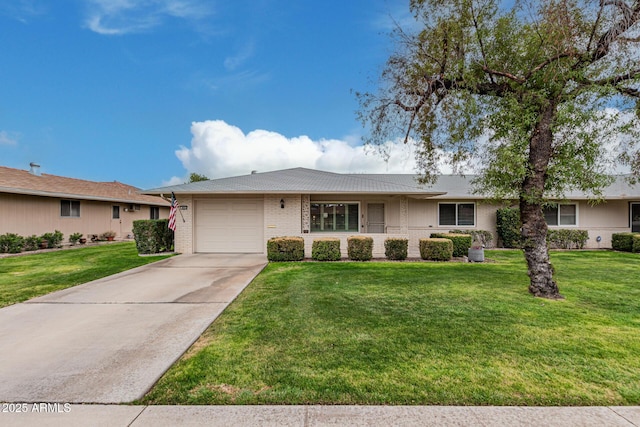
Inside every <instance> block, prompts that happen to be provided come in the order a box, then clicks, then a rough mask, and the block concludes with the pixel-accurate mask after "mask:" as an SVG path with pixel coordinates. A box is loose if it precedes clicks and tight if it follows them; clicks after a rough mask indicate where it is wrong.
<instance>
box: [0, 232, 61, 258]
mask: <svg viewBox="0 0 640 427" xmlns="http://www.w3.org/2000/svg"><path fill="white" fill-rule="evenodd" d="M63 238H64V234H62V233H61V232H60V231H58V230H56V231H54V232H53V233H44V234H43V235H42V236H36V235H35V234H34V235H32V236H28V237H23V236H20V235H18V234H15V233H6V234H3V235H0V253H10V254H18V253H20V252H22V251H35V250H36V249H46V248H58V247H60V246H61V245H62V239H63ZM45 242H46V244H45ZM41 246H43V247H41Z"/></svg>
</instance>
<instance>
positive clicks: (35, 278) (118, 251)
mask: <svg viewBox="0 0 640 427" xmlns="http://www.w3.org/2000/svg"><path fill="white" fill-rule="evenodd" d="M164 258H167V257H166V256H163V257H140V256H138V252H137V250H136V245H135V243H133V242H126V243H111V244H107V245H100V246H90V247H86V248H80V249H69V250H63V251H52V252H44V253H38V254H31V255H22V256H17V257H9V258H0V307H5V306H7V305H11V304H15V303H18V302H22V301H25V300H28V299H30V298H34V297H37V296H40V295H44V294H48V293H49V292H53V291H57V290H60V289H65V288H70V287H71V286H76V285H79V284H81V283H86V282H90V281H92V280H96V279H99V278H101V277H106V276H109V275H111V274H115V273H119V272H121V271H125V270H129V269H132V268H134V267H139V266H141V265H145V264H149V263H151V262H155V261H159V260H161V259H164Z"/></svg>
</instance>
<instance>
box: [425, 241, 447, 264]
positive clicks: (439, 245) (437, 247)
mask: <svg viewBox="0 0 640 427" xmlns="http://www.w3.org/2000/svg"><path fill="white" fill-rule="evenodd" d="M420 257H421V258H422V259H426V260H430V261H449V260H450V259H451V258H452V257H453V242H452V241H451V239H444V238H430V239H420Z"/></svg>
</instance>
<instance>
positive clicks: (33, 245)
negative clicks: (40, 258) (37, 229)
mask: <svg viewBox="0 0 640 427" xmlns="http://www.w3.org/2000/svg"><path fill="white" fill-rule="evenodd" d="M40 240H41V239H40V237H38V236H36V235H35V234H34V235H31V236H29V237H25V238H24V250H25V251H35V250H38V249H39V248H40Z"/></svg>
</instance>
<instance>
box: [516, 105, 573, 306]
mask: <svg viewBox="0 0 640 427" xmlns="http://www.w3.org/2000/svg"><path fill="white" fill-rule="evenodd" d="M556 107H557V104H556V103H554V102H552V103H551V104H550V105H547V106H545V107H544V108H543V109H542V111H541V114H540V119H539V121H538V123H537V124H536V127H535V130H534V132H533V135H532V136H531V141H530V143H529V173H528V174H527V176H526V177H525V179H524V181H523V182H522V187H521V189H520V190H521V191H520V220H521V222H522V238H523V245H524V256H525V259H526V260H527V267H528V269H529V278H530V280H531V282H530V284H529V292H531V293H532V294H533V295H534V296H536V297H543V298H550V299H563V296H562V295H560V291H559V290H558V285H557V284H556V282H555V281H554V280H553V268H552V266H551V263H550V262H549V249H548V247H547V223H546V221H545V219H544V214H543V211H542V203H541V201H542V198H543V196H544V187H545V180H546V178H547V168H548V166H549V160H550V159H551V156H552V154H553V145H552V144H553V131H552V129H551V125H552V123H553V119H554V118H555V114H556Z"/></svg>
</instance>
